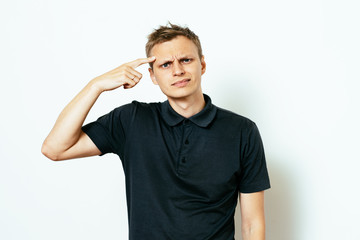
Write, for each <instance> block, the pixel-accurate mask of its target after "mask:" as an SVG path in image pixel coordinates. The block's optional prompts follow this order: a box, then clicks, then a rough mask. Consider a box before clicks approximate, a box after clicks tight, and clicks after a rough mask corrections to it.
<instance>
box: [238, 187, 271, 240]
mask: <svg viewBox="0 0 360 240" xmlns="http://www.w3.org/2000/svg"><path fill="white" fill-rule="evenodd" d="M240 208H241V231H242V237H243V239H244V240H265V213H264V191H261V192H255V193H240Z"/></svg>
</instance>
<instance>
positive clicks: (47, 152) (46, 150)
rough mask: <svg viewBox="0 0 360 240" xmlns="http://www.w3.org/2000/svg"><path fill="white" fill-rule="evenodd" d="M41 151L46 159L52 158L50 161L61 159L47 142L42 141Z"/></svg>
mask: <svg viewBox="0 0 360 240" xmlns="http://www.w3.org/2000/svg"><path fill="white" fill-rule="evenodd" d="M41 153H42V154H43V155H44V156H45V157H47V158H48V159H50V160H52V161H59V160H61V159H60V158H59V155H58V154H56V151H54V150H53V148H52V147H50V146H49V144H48V143H47V142H46V140H45V142H44V143H43V145H42V147H41Z"/></svg>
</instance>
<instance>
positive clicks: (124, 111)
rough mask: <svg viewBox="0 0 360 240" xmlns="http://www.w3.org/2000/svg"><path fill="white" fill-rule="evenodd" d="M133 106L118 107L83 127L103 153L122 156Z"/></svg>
mask: <svg viewBox="0 0 360 240" xmlns="http://www.w3.org/2000/svg"><path fill="white" fill-rule="evenodd" d="M131 108H132V105H131V104H127V105H124V106H121V107H118V108H116V109H114V110H112V111H111V112H109V113H108V114H106V115H103V116H101V117H99V118H98V119H97V120H96V121H94V122H91V123H88V124H86V125H84V126H83V127H82V130H83V131H84V132H85V133H86V134H87V135H88V136H89V137H90V139H91V140H92V141H93V142H94V144H95V145H96V146H97V148H98V149H99V150H100V151H101V155H104V154H106V153H115V154H118V155H119V156H120V157H122V155H123V152H124V151H123V149H124V145H125V141H126V131H125V129H126V126H128V124H129V119H130V118H131Z"/></svg>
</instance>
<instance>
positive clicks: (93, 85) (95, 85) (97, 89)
mask: <svg viewBox="0 0 360 240" xmlns="http://www.w3.org/2000/svg"><path fill="white" fill-rule="evenodd" d="M88 88H89V89H90V91H92V92H94V93H96V94H98V95H100V94H101V93H102V92H104V89H103V88H102V87H101V86H100V84H99V80H98V79H97V78H94V79H92V80H91V81H90V82H89V84H88Z"/></svg>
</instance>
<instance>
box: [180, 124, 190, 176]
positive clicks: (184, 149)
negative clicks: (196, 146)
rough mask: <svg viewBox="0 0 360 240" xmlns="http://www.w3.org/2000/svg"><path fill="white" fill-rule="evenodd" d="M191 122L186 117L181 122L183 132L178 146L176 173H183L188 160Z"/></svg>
mask: <svg viewBox="0 0 360 240" xmlns="http://www.w3.org/2000/svg"><path fill="white" fill-rule="evenodd" d="M191 130H192V127H191V122H190V121H189V120H188V119H186V120H184V122H183V133H182V140H181V147H180V154H179V160H178V173H184V171H185V170H186V165H187V162H188V149H189V143H190V141H189V136H190V134H191Z"/></svg>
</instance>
